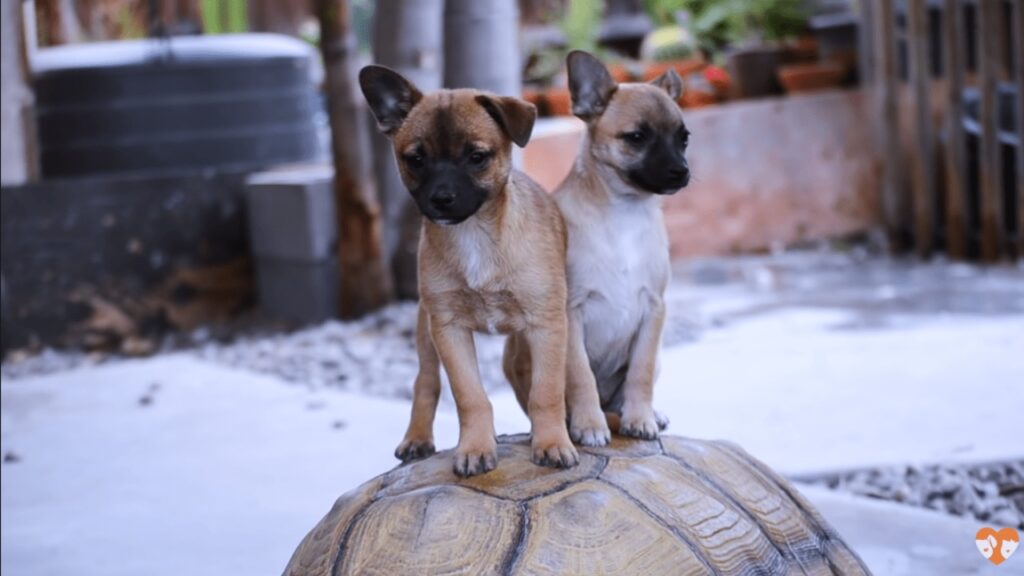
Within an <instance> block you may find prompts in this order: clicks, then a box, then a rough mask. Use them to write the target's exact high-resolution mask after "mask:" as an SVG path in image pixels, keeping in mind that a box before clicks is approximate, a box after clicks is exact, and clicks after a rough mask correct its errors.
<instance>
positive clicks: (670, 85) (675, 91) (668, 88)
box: [651, 68, 683, 100]
mask: <svg viewBox="0 0 1024 576" xmlns="http://www.w3.org/2000/svg"><path fill="white" fill-rule="evenodd" d="M651 84H654V85H655V86H657V87H658V88H661V89H662V90H664V91H665V92H668V95H669V96H671V97H672V99H673V100H679V96H680V95H681V94H682V93H683V79H682V78H680V77H679V74H676V71H675V70H672V69H671V68H669V69H668V71H667V72H665V73H664V74H662V75H661V76H658V77H657V78H655V79H654V80H651Z"/></svg>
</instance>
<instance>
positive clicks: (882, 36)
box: [873, 0, 906, 251]
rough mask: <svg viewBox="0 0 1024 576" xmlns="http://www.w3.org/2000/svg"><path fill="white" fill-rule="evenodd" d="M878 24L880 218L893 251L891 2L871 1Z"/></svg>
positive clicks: (896, 245) (897, 174) (895, 171)
mask: <svg viewBox="0 0 1024 576" xmlns="http://www.w3.org/2000/svg"><path fill="white" fill-rule="evenodd" d="M874 2H875V9H874V10H873V16H874V18H875V21H876V22H877V23H878V24H877V27H876V31H877V35H876V37H875V40H876V42H877V48H876V50H875V53H876V54H877V55H878V58H877V60H878V69H877V70H876V75H875V102H876V105H877V107H878V108H877V109H878V113H877V114H876V116H875V118H876V122H877V130H876V133H877V134H879V136H880V137H881V138H882V147H881V148H882V171H883V174H882V182H883V186H882V214H883V217H884V220H885V227H886V231H887V232H888V236H889V242H890V243H891V244H892V247H893V249H894V250H897V251H898V250H902V249H904V248H905V236H906V234H905V233H904V225H905V221H904V219H903V217H904V215H905V214H906V211H905V210H904V206H905V202H904V193H903V170H902V158H901V151H900V140H899V103H898V101H897V90H898V89H899V78H898V77H897V73H898V72H897V69H896V34H895V30H894V28H895V23H894V21H893V10H892V3H893V2H892V0H874Z"/></svg>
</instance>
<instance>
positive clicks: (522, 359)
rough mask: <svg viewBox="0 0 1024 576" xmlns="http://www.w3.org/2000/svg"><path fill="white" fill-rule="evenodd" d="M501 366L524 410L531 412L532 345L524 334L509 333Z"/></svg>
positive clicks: (527, 412)
mask: <svg viewBox="0 0 1024 576" xmlns="http://www.w3.org/2000/svg"><path fill="white" fill-rule="evenodd" d="M501 367H502V369H503V370H504V372H505V378H507V379H508V383H509V384H511V385H512V390H514V391H515V393H516V400H518V401H519V405H520V406H521V407H522V408H523V412H524V413H526V414H527V415H529V413H530V374H531V372H532V369H531V361H530V346H529V344H528V343H527V342H526V340H525V339H524V338H523V336H522V334H519V333H515V334H511V335H509V337H508V338H507V339H506V340H505V352H504V354H503V355H502V357H501Z"/></svg>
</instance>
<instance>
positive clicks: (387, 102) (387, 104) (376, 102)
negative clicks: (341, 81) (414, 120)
mask: <svg viewBox="0 0 1024 576" xmlns="http://www.w3.org/2000/svg"><path fill="white" fill-rule="evenodd" d="M359 87H360V88H362V89H363V96H364V97H365V98H366V101H367V102H368V103H369V104H370V110H371V111H372V112H373V116H374V117H375V118H376V119H377V125H378V126H379V127H380V131H381V132H383V133H385V134H387V135H388V136H393V135H394V134H395V132H397V131H398V129H399V128H400V127H401V126H402V123H403V122H405V118H406V116H408V115H409V111H410V110H412V108H413V106H415V105H416V103H417V102H419V101H420V98H422V97H423V94H421V93H420V91H419V90H417V89H416V87H415V86H413V85H412V82H409V81H408V80H406V79H405V78H404V77H403V76H402V75H401V74H399V73H398V72H395V71H394V70H392V69H390V68H386V67H384V66H367V67H365V68H363V69H362V70H360V71H359Z"/></svg>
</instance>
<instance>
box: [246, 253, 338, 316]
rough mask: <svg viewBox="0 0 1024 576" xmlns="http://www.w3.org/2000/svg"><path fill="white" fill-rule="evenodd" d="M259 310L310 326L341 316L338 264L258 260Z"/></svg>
mask: <svg viewBox="0 0 1024 576" xmlns="http://www.w3.org/2000/svg"><path fill="white" fill-rule="evenodd" d="M256 282H257V290H258V292H257V295H258V299H259V306H260V309H261V310H263V312H264V313H265V314H266V315H268V316H270V317H273V318H278V319H280V320H286V321H288V322H297V323H301V324H310V323H316V322H323V321H325V320H329V319H331V318H334V317H335V316H336V315H337V312H338V262H337V259H335V258H327V259H325V260H322V261H319V262H309V261H300V260H283V259H278V258H257V259H256Z"/></svg>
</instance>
